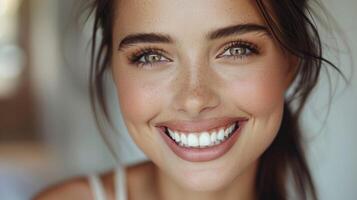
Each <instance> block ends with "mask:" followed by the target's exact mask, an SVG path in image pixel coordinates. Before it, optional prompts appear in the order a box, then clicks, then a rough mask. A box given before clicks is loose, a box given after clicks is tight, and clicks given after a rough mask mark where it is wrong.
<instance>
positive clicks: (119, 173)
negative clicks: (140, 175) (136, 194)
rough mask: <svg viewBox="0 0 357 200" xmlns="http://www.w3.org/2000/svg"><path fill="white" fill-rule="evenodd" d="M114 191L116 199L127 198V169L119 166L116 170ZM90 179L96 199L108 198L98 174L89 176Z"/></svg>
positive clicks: (123, 199) (122, 199)
mask: <svg viewBox="0 0 357 200" xmlns="http://www.w3.org/2000/svg"><path fill="white" fill-rule="evenodd" d="M114 173H115V174H114V192H115V194H114V195H115V200H127V194H126V192H127V191H126V182H125V179H126V178H125V169H124V168H123V167H121V166H120V167H117V168H116V169H115V171H114ZM88 181H89V185H90V188H91V190H92V194H93V197H94V200H108V199H107V197H106V195H105V189H104V187H103V184H102V182H101V180H100V178H99V177H98V175H97V174H91V175H89V176H88Z"/></svg>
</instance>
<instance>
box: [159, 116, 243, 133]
mask: <svg viewBox="0 0 357 200" xmlns="http://www.w3.org/2000/svg"><path fill="white" fill-rule="evenodd" d="M247 120H248V118H246V117H223V118H211V119H204V120H194V121H192V120H191V121H188V120H172V121H166V122H162V123H158V124H156V127H159V128H160V127H161V128H162V127H167V128H169V129H171V130H175V131H180V132H202V131H210V130H213V129H217V128H221V127H226V126H228V125H230V124H232V123H234V122H242V121H247Z"/></svg>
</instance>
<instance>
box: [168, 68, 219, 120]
mask: <svg viewBox="0 0 357 200" xmlns="http://www.w3.org/2000/svg"><path fill="white" fill-rule="evenodd" d="M180 68H181V69H182V70H181V72H180V75H179V78H178V79H179V83H178V84H179V85H180V87H179V90H178V91H177V93H176V97H175V103H174V105H175V107H176V110H178V111H183V112H185V113H186V114H189V115H191V116H197V115H199V114H200V113H201V112H203V111H205V110H206V111H208V110H211V109H213V108H215V107H216V106H217V105H218V104H219V102H220V101H219V95H218V94H217V92H216V91H215V89H214V88H213V86H214V81H213V76H212V71H211V69H210V68H209V66H208V65H207V64H206V63H204V62H192V63H191V64H185V66H181V67H180Z"/></svg>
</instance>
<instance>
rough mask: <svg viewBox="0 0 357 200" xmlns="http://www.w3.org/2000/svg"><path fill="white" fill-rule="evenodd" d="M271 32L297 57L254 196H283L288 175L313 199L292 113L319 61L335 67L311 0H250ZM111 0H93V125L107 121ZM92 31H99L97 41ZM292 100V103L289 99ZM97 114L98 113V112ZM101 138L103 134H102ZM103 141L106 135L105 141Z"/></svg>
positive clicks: (307, 91) (306, 93)
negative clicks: (324, 46) (105, 84)
mask: <svg viewBox="0 0 357 200" xmlns="http://www.w3.org/2000/svg"><path fill="white" fill-rule="evenodd" d="M255 2H256V6H257V8H258V10H259V11H260V13H261V15H262V17H263V18H264V19H265V22H266V24H267V25H268V27H269V29H270V32H271V34H272V35H273V37H274V39H275V40H277V41H278V43H279V44H280V46H281V47H282V48H283V49H285V50H286V51H287V52H289V53H290V54H292V55H294V56H296V57H297V58H298V60H299V66H298V72H297V75H296V77H295V83H294V85H293V86H294V88H292V89H293V90H292V91H293V92H292V93H291V95H290V96H289V97H287V98H286V101H285V106H284V114H283V120H282V124H281V127H280V130H279V132H278V134H277V137H276V138H275V139H274V141H273V143H272V144H271V145H270V146H269V148H268V149H267V150H266V151H265V152H264V153H263V155H262V156H261V158H260V164H259V168H258V174H257V177H256V193H257V197H258V199H274V200H280V199H281V200H283V199H289V196H288V195H289V194H288V189H289V188H288V184H287V183H288V180H290V179H289V178H292V180H293V183H294V184H293V185H292V186H293V190H294V191H295V192H296V195H298V197H299V198H298V199H307V198H310V199H317V194H316V190H315V187H314V183H313V180H312V177H311V174H310V171H309V168H308V165H307V162H306V159H305V155H304V151H303V147H302V143H301V140H302V138H301V137H302V134H301V131H300V129H299V125H298V119H299V116H300V114H301V111H302V110H303V107H304V105H305V103H306V101H307V99H308V97H309V95H310V93H311V92H312V90H313V89H314V87H315V86H316V84H317V82H318V79H319V75H320V71H321V67H322V64H323V63H326V64H327V65H329V66H331V67H332V68H333V69H335V70H336V71H337V72H338V73H339V74H341V75H342V73H341V71H340V70H339V69H338V68H337V67H336V66H335V65H334V64H333V63H331V62H330V61H328V60H326V59H325V58H324V57H323V56H322V44H321V40H320V36H319V33H318V31H317V27H316V24H315V23H314V16H313V14H312V13H313V12H312V11H313V10H312V9H311V8H310V4H311V3H315V4H316V5H319V6H322V5H320V4H319V3H318V2H317V0H279V1H277V0H268V1H264V0H255ZM114 4H115V1H114V0H93V5H92V9H93V10H92V11H93V13H94V26H93V41H92V60H91V63H92V65H91V74H90V94H91V99H92V107H93V110H94V112H95V116H96V119H97V124H98V127H99V128H100V129H101V130H102V131H103V129H104V125H103V123H104V121H107V122H109V124H112V123H111V122H110V117H109V115H108V111H107V108H106V104H105V102H106V100H105V96H106V95H105V94H104V88H103V82H104V78H103V77H104V73H105V71H106V69H107V68H108V66H109V65H110V60H111V55H112V51H113V47H112V28H113V16H114V7H115V6H114ZM98 31H101V33H100V34H101V38H100V41H99V46H97V38H98V33H99V32H98ZM292 103H294V105H295V107H294V108H295V109H294V110H293V109H292V106H291V104H292ZM98 114H101V115H98ZM104 139H106V138H105V137H104ZM107 142H108V141H107Z"/></svg>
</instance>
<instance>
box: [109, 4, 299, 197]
mask: <svg viewBox="0 0 357 200" xmlns="http://www.w3.org/2000/svg"><path fill="white" fill-rule="evenodd" d="M115 11H116V14H115V19H114V30H113V42H114V43H113V46H114V51H113V55H112V70H113V76H114V80H115V84H116V88H117V92H118V96H119V102H120V107H121V111H122V114H123V117H124V121H125V124H126V126H127V128H128V131H129V133H130V134H131V137H132V138H133V139H134V141H135V142H136V144H137V145H138V146H139V147H140V148H141V149H142V150H143V152H144V153H145V154H146V155H147V156H148V157H149V158H150V159H151V160H152V161H153V162H154V163H155V164H156V165H157V166H158V167H159V168H160V169H161V170H162V171H163V172H164V173H165V174H166V175H168V176H169V177H170V178H171V179H172V180H174V181H175V182H176V183H178V184H180V185H181V186H184V187H186V188H190V189H193V190H200V191H203V190H205V191H208V190H216V189H219V188H222V187H224V186H227V185H228V184H231V183H232V182H233V181H236V180H238V177H243V175H244V174H246V173H248V172H249V171H252V170H253V169H255V167H256V164H257V160H258V158H259V156H261V155H262V153H263V152H264V150H265V149H266V148H267V147H268V146H269V145H270V144H271V142H272V141H273V139H274V137H275V136H276V134H277V131H278V129H279V127H280V122H281V119H282V112H283V104H284V93H285V91H286V89H287V88H288V86H289V84H290V82H291V80H292V78H293V74H294V73H293V71H294V70H292V67H291V62H290V59H289V56H288V55H287V54H286V53H284V52H283V51H282V49H281V48H279V46H278V45H277V43H276V42H275V41H274V40H273V38H272V37H271V35H270V34H269V31H268V29H267V28H266V25H265V23H264V21H263V19H262V17H261V16H260V13H259V12H258V10H257V8H256V7H255V4H254V1H250V0H234V1H232V0H219V1H218V0H195V1H183V0H147V1H142V0H121V1H118V3H117V4H116V10H115ZM231 125H232V127H233V129H229V130H227V129H228V127H230V126H231ZM169 130H170V132H171V134H172V136H173V137H174V138H175V137H176V140H177V141H178V142H175V141H174V139H171V138H170V136H169V135H170V134H169V133H168V131H169ZM224 133H226V135H228V136H226V137H223V135H222V134H224ZM175 134H176V136H175Z"/></svg>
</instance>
